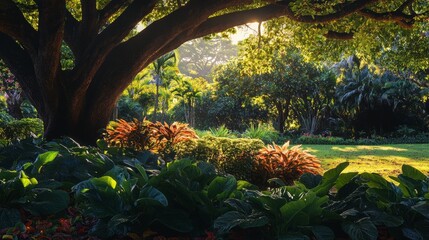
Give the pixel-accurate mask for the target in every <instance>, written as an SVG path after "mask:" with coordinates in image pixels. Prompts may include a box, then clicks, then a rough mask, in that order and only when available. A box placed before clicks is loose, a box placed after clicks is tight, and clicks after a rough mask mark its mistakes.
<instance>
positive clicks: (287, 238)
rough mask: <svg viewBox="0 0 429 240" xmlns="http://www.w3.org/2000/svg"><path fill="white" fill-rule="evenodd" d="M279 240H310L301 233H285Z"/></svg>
mask: <svg viewBox="0 0 429 240" xmlns="http://www.w3.org/2000/svg"><path fill="white" fill-rule="evenodd" d="M278 239H279V240H310V238H309V237H308V236H306V235H304V234H302V233H286V234H284V235H281V236H279V238H278Z"/></svg>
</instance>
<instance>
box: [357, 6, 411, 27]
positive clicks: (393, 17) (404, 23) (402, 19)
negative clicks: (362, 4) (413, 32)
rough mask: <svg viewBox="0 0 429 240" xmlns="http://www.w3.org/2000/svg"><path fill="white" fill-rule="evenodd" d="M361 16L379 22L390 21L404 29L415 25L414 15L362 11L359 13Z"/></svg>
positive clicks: (396, 12)
mask: <svg viewBox="0 0 429 240" xmlns="http://www.w3.org/2000/svg"><path fill="white" fill-rule="evenodd" d="M359 14H360V15H362V16H364V17H367V18H371V19H374V20H377V21H390V22H396V23H398V24H399V25H400V26H401V27H403V28H412V27H413V23H414V17H415V16H413V15H407V14H405V13H403V12H398V11H395V12H386V13H378V12H374V11H372V10H370V9H362V10H360V11H359Z"/></svg>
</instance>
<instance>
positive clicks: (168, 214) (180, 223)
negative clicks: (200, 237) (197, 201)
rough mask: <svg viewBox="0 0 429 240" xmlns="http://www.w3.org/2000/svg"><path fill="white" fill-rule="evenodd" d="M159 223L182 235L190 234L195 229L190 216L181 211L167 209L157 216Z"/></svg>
mask: <svg viewBox="0 0 429 240" xmlns="http://www.w3.org/2000/svg"><path fill="white" fill-rule="evenodd" d="M157 221H158V222H160V223H162V224H163V225H164V226H166V227H168V228H170V229H172V230H174V231H177V232H182V233H187V232H190V231H192V229H193V228H194V227H193V224H192V222H191V220H190V219H189V216H188V214H187V213H186V212H184V211H182V210H179V209H166V210H165V211H164V212H163V213H161V214H159V215H158V216H157Z"/></svg>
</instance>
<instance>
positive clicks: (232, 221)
mask: <svg viewBox="0 0 429 240" xmlns="http://www.w3.org/2000/svg"><path fill="white" fill-rule="evenodd" d="M268 222H269V220H268V218H267V217H266V216H264V215H262V214H250V215H246V214H244V213H241V212H238V211H230V212H227V213H225V214H223V215H221V216H220V217H218V218H217V219H216V220H215V221H214V228H215V229H217V231H218V232H219V233H220V234H223V233H227V232H229V230H231V229H233V228H234V227H236V226H240V227H242V228H254V227H262V226H265V225H266V224H268Z"/></svg>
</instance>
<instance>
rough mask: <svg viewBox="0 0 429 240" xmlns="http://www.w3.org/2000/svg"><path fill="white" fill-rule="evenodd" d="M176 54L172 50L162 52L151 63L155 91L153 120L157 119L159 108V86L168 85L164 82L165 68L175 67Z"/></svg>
mask: <svg viewBox="0 0 429 240" xmlns="http://www.w3.org/2000/svg"><path fill="white" fill-rule="evenodd" d="M177 62H178V61H177V56H176V53H175V52H174V51H172V52H169V53H167V54H164V55H163V56H161V57H159V58H158V59H156V60H155V61H154V62H153V63H152V65H153V68H154V70H153V73H152V75H153V78H154V79H153V80H154V82H155V86H156V91H155V109H154V117H155V120H157V114H158V109H159V95H160V93H159V87H160V86H168V84H167V83H166V82H165V80H167V79H166V74H167V72H166V71H167V70H168V69H169V68H170V69H171V68H172V67H177Z"/></svg>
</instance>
